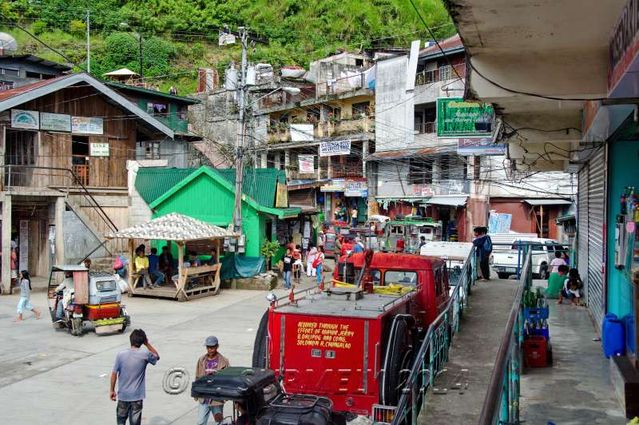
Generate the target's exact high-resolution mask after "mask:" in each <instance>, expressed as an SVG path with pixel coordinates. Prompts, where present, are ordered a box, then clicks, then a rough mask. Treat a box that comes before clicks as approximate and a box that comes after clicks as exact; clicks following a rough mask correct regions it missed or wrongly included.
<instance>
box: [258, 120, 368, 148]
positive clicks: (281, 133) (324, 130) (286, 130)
mask: <svg viewBox="0 0 639 425" xmlns="http://www.w3.org/2000/svg"><path fill="white" fill-rule="evenodd" d="M302 124H311V122H306V123H302ZM312 124H313V136H314V137H316V138H325V137H336V136H344V135H348V134H358V133H372V132H374V131H375V118H374V117H373V116H371V115H365V116H360V117H359V118H348V119H340V120H336V121H319V122H315V123H312ZM267 133H268V139H269V142H270V143H279V142H289V141H291V130H290V126H289V125H287V124H278V125H273V126H270V127H269V128H268V130H267Z"/></svg>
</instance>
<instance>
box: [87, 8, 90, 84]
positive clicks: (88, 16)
mask: <svg viewBox="0 0 639 425" xmlns="http://www.w3.org/2000/svg"><path fill="white" fill-rule="evenodd" d="M90 13H91V12H90V11H88V10H87V72H88V73H89V74H90V73H91V35H90V31H91V21H90Z"/></svg>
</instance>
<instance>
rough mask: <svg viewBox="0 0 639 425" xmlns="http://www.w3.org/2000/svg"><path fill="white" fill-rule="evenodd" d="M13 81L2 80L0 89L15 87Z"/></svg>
mask: <svg viewBox="0 0 639 425" xmlns="http://www.w3.org/2000/svg"><path fill="white" fill-rule="evenodd" d="M13 85H14V83H13V81H3V80H0V91H5V90H11V89H12V88H13Z"/></svg>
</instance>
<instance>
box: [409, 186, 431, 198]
mask: <svg viewBox="0 0 639 425" xmlns="http://www.w3.org/2000/svg"><path fill="white" fill-rule="evenodd" d="M412 188H413V195H415V196H424V197H426V196H428V197H430V196H433V195H434V194H435V191H434V190H433V186H432V185H430V184H414V185H413V186H412Z"/></svg>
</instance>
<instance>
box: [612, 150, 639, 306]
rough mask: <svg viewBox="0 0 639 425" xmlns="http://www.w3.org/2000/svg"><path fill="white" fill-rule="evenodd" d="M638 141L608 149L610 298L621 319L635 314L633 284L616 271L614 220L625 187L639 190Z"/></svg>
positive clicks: (619, 207) (618, 210)
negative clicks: (633, 312)
mask: <svg viewBox="0 0 639 425" xmlns="http://www.w3.org/2000/svg"><path fill="white" fill-rule="evenodd" d="M638 163H639V141H636V140H634V141H614V142H612V143H611V144H610V145H609V148H608V217H607V229H608V235H607V247H606V248H607V249H606V271H607V274H608V276H607V299H608V312H609V313H614V314H616V315H617V316H619V317H622V316H625V315H626V314H629V313H631V312H632V311H633V301H632V283H631V282H630V280H629V279H628V277H627V276H626V274H625V273H624V272H623V271H620V270H617V269H616V268H615V220H616V217H617V214H619V212H620V210H621V206H620V200H621V195H622V194H623V191H624V189H625V188H626V186H634V187H635V189H636V190H639V169H637V164H638Z"/></svg>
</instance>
